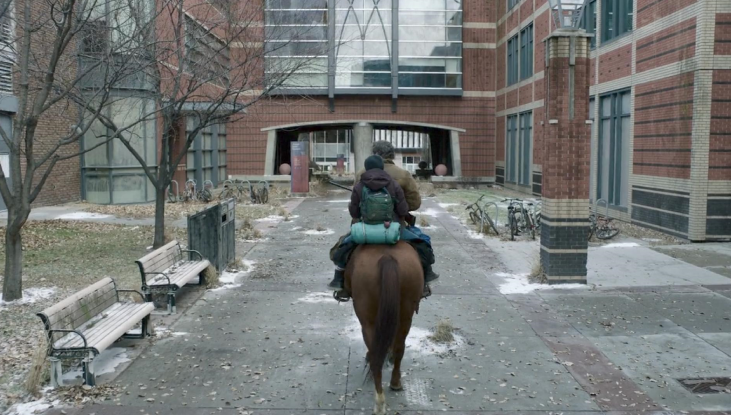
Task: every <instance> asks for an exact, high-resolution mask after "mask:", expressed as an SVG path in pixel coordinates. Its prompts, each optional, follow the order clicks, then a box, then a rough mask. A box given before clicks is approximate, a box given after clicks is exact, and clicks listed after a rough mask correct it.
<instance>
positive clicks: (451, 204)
mask: <svg viewBox="0 0 731 415" xmlns="http://www.w3.org/2000/svg"><path fill="white" fill-rule="evenodd" d="M438 205H439V207H440V208H443V209H446V208H448V207H450V206H457V205H459V203H438Z"/></svg>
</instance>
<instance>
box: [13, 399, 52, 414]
mask: <svg viewBox="0 0 731 415" xmlns="http://www.w3.org/2000/svg"><path fill="white" fill-rule="evenodd" d="M60 402H61V401H58V400H56V401H53V402H49V401H48V400H46V398H41V399H39V400H37V401H31V402H26V403H19V404H16V405H13V406H12V407H10V409H9V410H8V412H7V413H8V415H34V414H42V413H43V412H45V411H47V410H48V409H50V408H51V407H54V406H56V405H58V404H59V403H60Z"/></svg>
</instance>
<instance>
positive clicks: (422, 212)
mask: <svg viewBox="0 0 731 415" xmlns="http://www.w3.org/2000/svg"><path fill="white" fill-rule="evenodd" d="M410 213H411V214H412V215H414V216H416V215H426V216H431V217H432V218H436V217H437V216H439V215H441V214H443V213H444V212H440V211H438V210H436V209H432V208H429V209H427V210H419V211H416V212H410Z"/></svg>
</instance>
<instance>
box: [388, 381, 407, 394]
mask: <svg viewBox="0 0 731 415" xmlns="http://www.w3.org/2000/svg"><path fill="white" fill-rule="evenodd" d="M390 387H391V390H392V391H394V392H401V391H402V390H404V386H403V385H402V384H400V383H399V384H398V385H396V386H394V385H390Z"/></svg>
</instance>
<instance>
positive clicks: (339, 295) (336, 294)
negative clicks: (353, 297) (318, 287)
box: [333, 289, 350, 303]
mask: <svg viewBox="0 0 731 415" xmlns="http://www.w3.org/2000/svg"><path fill="white" fill-rule="evenodd" d="M333 298H334V299H335V301H337V302H338V303H347V302H348V301H350V294H348V292H347V291H345V290H344V289H343V290H337V291H333Z"/></svg>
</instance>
